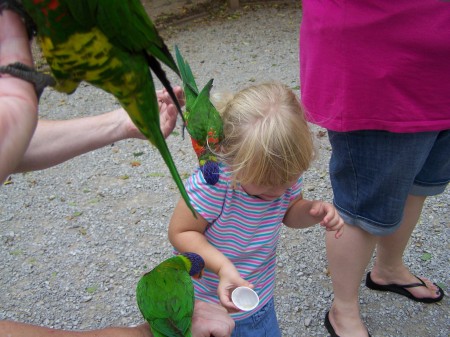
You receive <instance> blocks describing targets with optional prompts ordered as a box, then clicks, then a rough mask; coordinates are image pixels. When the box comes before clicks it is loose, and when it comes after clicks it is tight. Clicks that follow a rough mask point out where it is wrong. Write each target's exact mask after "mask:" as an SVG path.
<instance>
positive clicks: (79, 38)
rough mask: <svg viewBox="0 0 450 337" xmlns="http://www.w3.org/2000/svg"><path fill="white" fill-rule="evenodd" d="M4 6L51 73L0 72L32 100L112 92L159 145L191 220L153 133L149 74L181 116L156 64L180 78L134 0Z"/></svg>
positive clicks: (17, 68)
mask: <svg viewBox="0 0 450 337" xmlns="http://www.w3.org/2000/svg"><path fill="white" fill-rule="evenodd" d="M4 9H12V10H15V11H17V12H18V13H19V14H21V15H22V16H23V17H24V19H25V21H26V22H27V28H28V31H29V33H32V32H37V35H38V42H39V44H40V46H41V49H42V52H43V54H44V56H45V58H46V60H47V62H48V64H49V66H50V68H51V72H52V76H50V75H46V74H43V73H39V72H36V71H35V70H33V69H31V68H29V67H27V66H25V65H23V64H20V63H14V64H10V65H8V66H3V67H0V73H9V74H11V75H14V76H17V77H20V78H23V79H26V80H28V81H30V82H32V83H33V84H34V85H35V87H36V91H37V94H38V96H39V95H40V94H41V93H42V90H43V89H44V88H45V87H46V86H47V85H50V86H53V87H55V89H57V90H58V91H61V92H65V93H68V94H70V93H72V92H74V91H75V90H76V88H77V87H78V85H79V83H80V82H81V81H86V82H88V83H91V84H92V85H94V86H97V87H99V88H101V89H103V90H105V91H107V92H108V93H111V94H112V95H114V96H115V97H116V98H117V99H118V101H119V102H120V104H121V105H122V107H123V108H124V109H125V110H126V111H127V113H128V114H129V116H130V118H131V119H132V121H133V122H134V124H135V125H136V126H137V128H138V129H139V130H140V131H141V132H142V134H144V135H145V137H147V139H148V140H149V141H150V142H151V143H152V144H153V145H155V146H156V147H157V148H158V150H159V152H160V153H161V155H162V157H163V159H164V161H165V163H166V165H167V166H168V168H169V170H170V173H171V175H172V177H173V179H174V181H175V183H176V185H177V187H178V188H179V190H180V192H181V195H182V197H183V199H184V200H185V201H186V204H187V205H188V206H189V208H190V209H191V211H192V213H193V214H194V216H195V213H194V209H193V208H192V206H191V204H190V201H189V196H188V195H187V193H186V190H185V188H184V185H183V182H182V180H181V178H180V175H179V174H178V171H177V168H176V166H175V164H174V162H173V159H172V156H171V154H170V151H169V149H168V147H167V144H166V142H165V139H164V137H163V135H162V133H161V130H160V125H159V108H158V102H157V96H156V92H155V85H154V83H153V79H152V75H151V72H150V69H151V70H152V71H153V72H154V74H155V75H156V76H157V77H158V78H159V80H160V81H161V83H162V84H163V85H164V87H165V88H166V89H167V91H168V93H169V94H170V96H171V97H172V100H173V101H174V102H175V104H176V105H177V108H178V110H179V112H180V114H182V113H181V108H180V105H179V103H178V101H177V99H176V96H175V94H174V92H173V90H172V87H171V85H170V82H169V80H168V79H167V77H166V74H165V73H164V71H163V69H162V67H161V64H160V63H159V61H161V62H162V63H164V64H165V65H167V66H168V67H169V68H170V69H172V70H173V71H174V72H175V73H176V74H177V75H178V76H180V74H179V71H178V68H177V66H176V63H175V61H174V59H173V57H172V55H171V54H170V52H169V50H168V48H167V46H166V45H165V43H164V41H163V40H162V38H161V37H160V36H159V34H158V32H157V30H156V28H155V27H154V25H153V23H152V21H151V20H150V18H149V17H148V15H147V13H146V11H145V9H144V7H143V6H142V4H141V2H140V0H126V1H125V0H76V1H71V0H22V1H19V0H0V14H1V11H2V10H4ZM30 19H31V20H32V22H30Z"/></svg>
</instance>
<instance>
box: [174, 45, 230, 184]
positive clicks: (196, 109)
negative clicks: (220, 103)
mask: <svg viewBox="0 0 450 337" xmlns="http://www.w3.org/2000/svg"><path fill="white" fill-rule="evenodd" d="M175 56H176V59H177V63H178V68H179V69H180V74H181V79H182V80H183V89H184V94H185V95H186V111H185V112H184V119H185V121H186V129H187V130H188V132H189V135H190V136H191V141H192V146H193V148H194V151H195V153H196V155H197V158H198V161H199V164H200V170H201V171H202V173H203V177H204V178H205V180H206V182H207V183H208V184H210V185H214V184H216V183H217V181H218V180H219V164H218V162H217V156H216V152H217V151H218V150H219V146H220V142H221V141H222V139H223V137H224V136H223V125H222V119H221V117H220V114H219V112H218V111H217V109H216V108H215V107H214V105H213V104H212V103H211V101H210V99H209V95H210V92H211V88H212V83H213V80H212V79H211V80H210V81H209V82H208V83H207V84H206V85H205V87H204V88H203V89H202V90H201V91H199V90H198V88H197V84H196V83H195V78H194V75H193V74H192V70H191V67H190V66H189V64H188V63H187V62H185V61H184V59H183V57H182V56H181V53H180V51H179V49H178V47H177V46H175Z"/></svg>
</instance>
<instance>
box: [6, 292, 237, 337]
mask: <svg viewBox="0 0 450 337" xmlns="http://www.w3.org/2000/svg"><path fill="white" fill-rule="evenodd" d="M233 329H234V321H233V319H232V318H231V317H230V316H229V315H228V313H227V312H226V310H225V309H224V308H223V307H221V306H219V305H217V304H213V303H206V302H202V301H196V302H195V307H194V315H193V317H192V336H193V337H210V336H215V337H230V336H231V332H232V331H233ZM0 336H1V337H4V336H8V337H152V336H153V335H152V333H151V332H150V327H149V326H148V324H147V323H145V324H141V325H138V326H136V327H111V328H104V329H98V330H90V331H67V330H57V329H50V328H46V327H42V326H37V325H32V324H25V323H18V322H12V321H0Z"/></svg>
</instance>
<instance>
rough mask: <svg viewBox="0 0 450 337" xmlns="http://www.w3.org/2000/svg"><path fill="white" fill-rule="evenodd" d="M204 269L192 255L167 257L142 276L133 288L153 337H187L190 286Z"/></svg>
mask: <svg viewBox="0 0 450 337" xmlns="http://www.w3.org/2000/svg"><path fill="white" fill-rule="evenodd" d="M204 267H205V262H204V261H203V258H202V257H201V256H200V255H198V254H195V253H184V254H180V255H176V256H174V257H171V258H169V259H167V260H165V261H163V262H161V263H160V264H159V265H158V266H156V267H155V268H154V269H152V270H151V271H150V272H148V273H146V274H144V275H143V276H142V277H141V279H140V280H139V282H138V284H137V287H136V299H137V304H138V307H139V310H140V311H141V313H142V316H144V318H145V320H146V321H147V322H148V323H149V324H150V328H151V330H152V333H153V336H154V337H191V336H192V334H191V323H192V315H193V313H194V302H195V299H194V287H193V284H192V279H191V277H194V278H200V277H201V276H202V273H203V269H204Z"/></svg>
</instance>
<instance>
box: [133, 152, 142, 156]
mask: <svg viewBox="0 0 450 337" xmlns="http://www.w3.org/2000/svg"><path fill="white" fill-rule="evenodd" d="M143 154H144V152H142V151H140V152H134V153H133V156H135V157H140V156H142V155H143Z"/></svg>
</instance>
